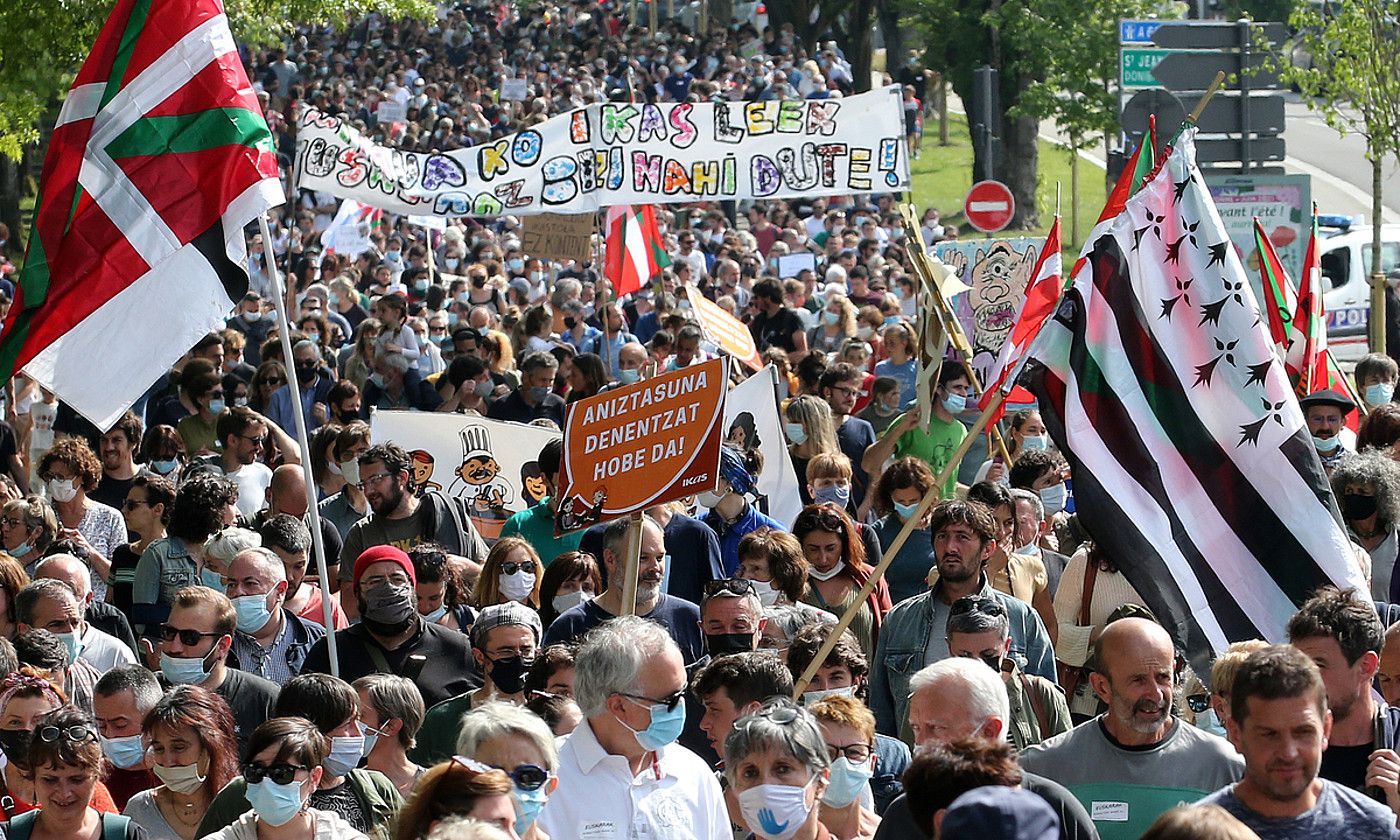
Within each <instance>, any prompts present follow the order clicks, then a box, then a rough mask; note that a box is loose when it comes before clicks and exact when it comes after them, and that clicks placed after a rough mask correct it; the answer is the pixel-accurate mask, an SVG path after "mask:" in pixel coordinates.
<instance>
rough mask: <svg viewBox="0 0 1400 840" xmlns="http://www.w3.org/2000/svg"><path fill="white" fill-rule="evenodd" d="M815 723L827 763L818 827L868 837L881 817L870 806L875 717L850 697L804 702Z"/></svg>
mask: <svg viewBox="0 0 1400 840" xmlns="http://www.w3.org/2000/svg"><path fill="white" fill-rule="evenodd" d="M805 705H806V709H807V711H809V712H811V714H812V717H813V718H814V719H815V720H816V722H817V727H818V729H820V730H821V733H822V739H823V740H824V741H825V742H826V750H827V758H829V759H830V760H831V766H830V770H831V776H830V778H829V779H828V780H827V785H826V792H825V793H823V794H822V799H821V802H822V807H821V816H820V819H821V823H822V825H823V826H825V827H826V829H827V830H828V831H830V832H831V836H832V837H873V836H874V835H875V830H876V829H877V828H879V826H880V818H879V817H878V816H876V815H875V812H874V811H873V810H872V809H871V808H870V804H869V803H871V802H872V801H873V794H872V793H871V789H870V780H871V779H872V778H874V776H875V759H876V755H875V716H874V715H873V714H871V713H870V710H869V709H868V708H866V707H865V704H864V703H861V702H860V701H859V700H856V699H855V698H853V697H824V698H822V699H821V700H818V701H816V702H815V703H809V704H805Z"/></svg>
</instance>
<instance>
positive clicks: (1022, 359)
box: [979, 216, 1065, 423]
mask: <svg viewBox="0 0 1400 840" xmlns="http://www.w3.org/2000/svg"><path fill="white" fill-rule="evenodd" d="M1063 273H1064V269H1063V267H1062V264H1061V259H1060V217H1059V216H1056V217H1055V224H1053V225H1051V226H1050V233H1049V234H1047V235H1046V237H1045V246H1044V247H1043V248H1041V250H1040V259H1039V260H1038V261H1037V262H1036V264H1035V272H1034V273H1033V274H1032V275H1031V282H1030V285H1029V286H1027V287H1026V302H1025V304H1024V305H1022V306H1021V314H1020V316H1018V317H1017V318H1016V323H1015V325H1014V326H1012V327H1011V334H1010V335H1008V336H1007V337H1006V343H1005V344H1003V345H1001V353H1000V354H999V355H998V356H997V361H996V365H995V367H993V368H992V373H994V374H995V376H993V377H991V379H992V384H991V385H990V386H989V387H988V388H987V390H985V391H983V392H982V397H981V399H980V400H979V406H980V408H981V409H982V410H983V411H986V410H987V406H988V405H989V404H990V403H991V401H992V396H993V395H994V394H995V393H996V392H997V391H998V390H1002V391H1006V392H1007V393H1008V394H1009V393H1011V389H1012V388H1013V387H1014V386H1015V385H1016V380H1017V379H1018V378H1020V376H1021V371H1022V370H1023V369H1025V366H1026V360H1027V358H1028V357H1027V355H1026V350H1027V349H1029V348H1030V346H1031V342H1033V341H1035V337H1036V336H1037V335H1039V334H1040V328H1041V327H1042V326H1044V325H1045V321H1046V319H1048V318H1049V317H1050V316H1051V315H1053V314H1054V313H1055V306H1056V305H1057V304H1059V302H1060V292H1061V290H1062V289H1064V285H1065V281H1064V277H1063ZM1002 405H1003V407H1004V406H1005V403H1004V402H1003V404H1002ZM1003 413H1004V408H1003V409H998V411H997V414H996V416H994V417H993V418H991V421H990V422H993V423H995V422H996V421H998V420H1000V419H1001V415H1002V414H1003Z"/></svg>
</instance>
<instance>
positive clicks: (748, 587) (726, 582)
mask: <svg viewBox="0 0 1400 840" xmlns="http://www.w3.org/2000/svg"><path fill="white" fill-rule="evenodd" d="M721 592H727V593H729V594H730V595H749V594H757V593H758V590H756V589H754V585H753V581H751V580H745V579H744V578H723V579H720V580H710V581H706V582H705V588H704V593H705V597H706V598H713V597H714V596H716V595H718V594H720V593H721Z"/></svg>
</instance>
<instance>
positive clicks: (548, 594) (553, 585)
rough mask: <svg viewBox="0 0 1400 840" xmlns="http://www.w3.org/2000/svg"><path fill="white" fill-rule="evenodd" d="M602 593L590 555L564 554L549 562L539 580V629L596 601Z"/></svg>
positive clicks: (585, 553) (601, 580)
mask: <svg viewBox="0 0 1400 840" xmlns="http://www.w3.org/2000/svg"><path fill="white" fill-rule="evenodd" d="M602 590H603V575H602V572H601V571H599V569H598V561H597V559H596V558H594V556H593V554H592V553H591V552H588V551H566V552H564V553H563V554H561V555H559V556H558V557H556V558H554V560H553V561H551V562H550V564H549V567H548V568H547V569H545V570H544V576H543V577H542V578H541V579H540V623H541V625H542V626H544V627H548V626H549V625H550V624H552V623H554V619H556V618H558V617H559V616H560V615H562V614H564V613H566V612H568V611H569V610H571V609H573V608H574V607H576V606H578V605H579V604H583V603H587V602H588V601H591V600H593V599H594V598H596V597H598V593H600V592H601V591H602Z"/></svg>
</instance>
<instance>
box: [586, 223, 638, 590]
mask: <svg viewBox="0 0 1400 840" xmlns="http://www.w3.org/2000/svg"><path fill="white" fill-rule="evenodd" d="M603 213H604V215H603V218H604V219H605V220H606V219H607V211H606V210H604V211H603ZM597 222H598V215H597V214H596V213H595V214H594V215H593V223H594V224H597ZM606 224H607V223H606V221H605V222H604V227H603V229H602V236H600V237H599V239H600V240H602V241H600V242H599V245H601V246H602V247H603V248H606V247H607V245H606V244H605V243H606V241H607V235H608V230H607V227H606ZM606 253H607V252H606V250H605V251H604V254H606ZM593 267H594V268H595V269H596V270H597V272H598V279H599V280H607V281H608V284H607V285H606V286H605V285H603V284H602V283H599V284H598V288H599V289H600V290H601V292H602V294H601V295H600V300H601V302H600V303H599V304H598V309H599V310H601V311H600V312H599V314H600V315H601V316H602V317H601V318H600V320H601V321H602V322H603V352H602V353H599V354H598V355H600V356H602V357H603V372H604V373H606V374H607V375H608V376H609V377H611V376H612V375H613V373H614V371H613V369H612V330H610V329H608V291H607V290H608V289H609V288H610V287H611V286H612V280H609V279H608V277H607V260H606V259H603V260H599V259H598V249H597V248H594V249H593ZM621 353H622V351H621V350H620V349H619V350H618V354H619V355H621ZM634 594H635V593H634ZM628 615H631V613H628Z"/></svg>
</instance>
